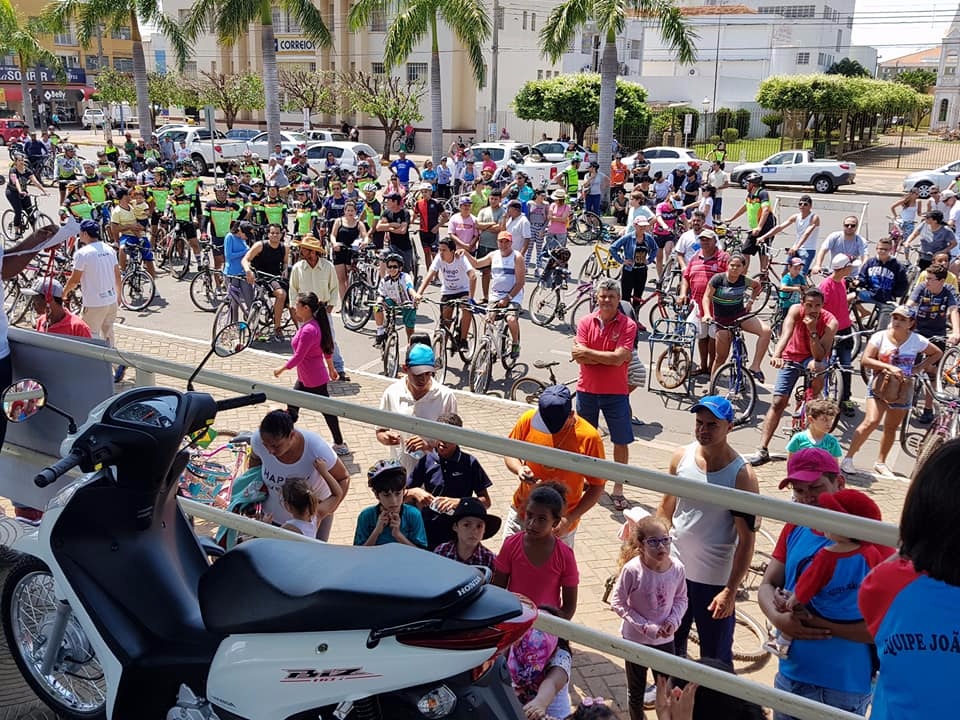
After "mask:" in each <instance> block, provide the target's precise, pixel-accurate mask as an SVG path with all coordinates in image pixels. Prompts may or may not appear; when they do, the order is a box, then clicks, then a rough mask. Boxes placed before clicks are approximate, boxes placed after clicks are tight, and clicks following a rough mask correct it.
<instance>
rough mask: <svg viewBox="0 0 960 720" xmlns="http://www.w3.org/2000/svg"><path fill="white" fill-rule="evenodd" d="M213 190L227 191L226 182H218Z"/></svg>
mask: <svg viewBox="0 0 960 720" xmlns="http://www.w3.org/2000/svg"><path fill="white" fill-rule="evenodd" d="M213 191H214V192H226V191H227V184H226V183H223V182H218V183H217V184H216V185H214V186H213Z"/></svg>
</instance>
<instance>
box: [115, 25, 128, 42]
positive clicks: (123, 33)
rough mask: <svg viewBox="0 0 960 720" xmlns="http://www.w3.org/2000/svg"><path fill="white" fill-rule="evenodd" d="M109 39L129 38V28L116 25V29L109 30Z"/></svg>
mask: <svg viewBox="0 0 960 720" xmlns="http://www.w3.org/2000/svg"><path fill="white" fill-rule="evenodd" d="M110 39H111V40H129V39H130V28H128V27H118V28H117V29H116V30H111V31H110Z"/></svg>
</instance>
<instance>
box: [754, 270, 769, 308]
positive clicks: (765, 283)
mask: <svg viewBox="0 0 960 720" xmlns="http://www.w3.org/2000/svg"><path fill="white" fill-rule="evenodd" d="M750 279H751V280H755V281H756V282H758V283H760V291H759V292H758V293H757V294H756V295H755V296H754V298H753V312H762V311H763V309H764V308H765V307H766V306H767V303H768V302H770V288H771V285H770V278H769V277H767V273H765V272H762V273H757V274H756V275H754V276H753V277H752V278H750Z"/></svg>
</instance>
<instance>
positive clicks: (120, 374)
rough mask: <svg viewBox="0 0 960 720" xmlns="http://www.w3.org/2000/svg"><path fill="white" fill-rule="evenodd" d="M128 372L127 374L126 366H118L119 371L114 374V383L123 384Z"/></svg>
mask: <svg viewBox="0 0 960 720" xmlns="http://www.w3.org/2000/svg"><path fill="white" fill-rule="evenodd" d="M126 372H127V366H126V365H117V369H116V371H114V373H113V381H114V382H115V383H118V382H123V376H124V375H125V374H126Z"/></svg>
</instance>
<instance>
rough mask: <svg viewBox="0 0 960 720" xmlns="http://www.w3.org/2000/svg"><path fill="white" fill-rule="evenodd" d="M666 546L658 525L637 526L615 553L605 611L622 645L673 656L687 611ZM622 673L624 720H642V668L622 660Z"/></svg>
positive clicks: (679, 569)
mask: <svg viewBox="0 0 960 720" xmlns="http://www.w3.org/2000/svg"><path fill="white" fill-rule="evenodd" d="M671 541H672V540H671V537H670V533H669V531H668V529H667V526H666V524H665V523H664V522H663V520H660V519H659V518H656V517H653V516H648V517H645V518H641V519H640V520H639V521H637V523H636V525H635V528H634V531H633V532H632V533H631V534H630V535H629V536H628V537H627V539H626V541H625V542H624V544H623V549H622V550H621V554H620V566H621V570H620V576H619V577H618V578H617V583H616V585H615V586H614V588H613V595H612V596H611V599H610V607H611V608H612V609H613V611H614V612H615V613H616V614H617V615H619V616H620V617H621V618H623V622H622V623H621V624H620V634H621V635H622V636H623V638H624V639H625V640H632V641H633V642H637V643H640V644H641V645H647V646H648V647H650V648H651V649H653V650H660V651H662V652H666V653H670V654H671V655H675V654H676V647H675V645H674V638H673V635H674V632H675V631H676V629H677V627H679V625H680V621H681V620H682V619H683V615H684V613H685V612H686V611H687V583H686V575H685V573H684V570H683V565H682V564H681V563H680V562H679V561H678V560H673V559H672V558H671V557H670V544H671ZM626 672H627V694H628V697H629V708H630V720H642V718H643V717H644V715H643V694H644V691H645V690H646V687H647V668H645V667H644V666H642V665H637V664H635V663H632V662H629V661H628V662H627V663H626ZM653 674H654V677H655V678H656V677H658V676H659V675H660V673H658V672H656V671H654V673H653Z"/></svg>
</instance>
